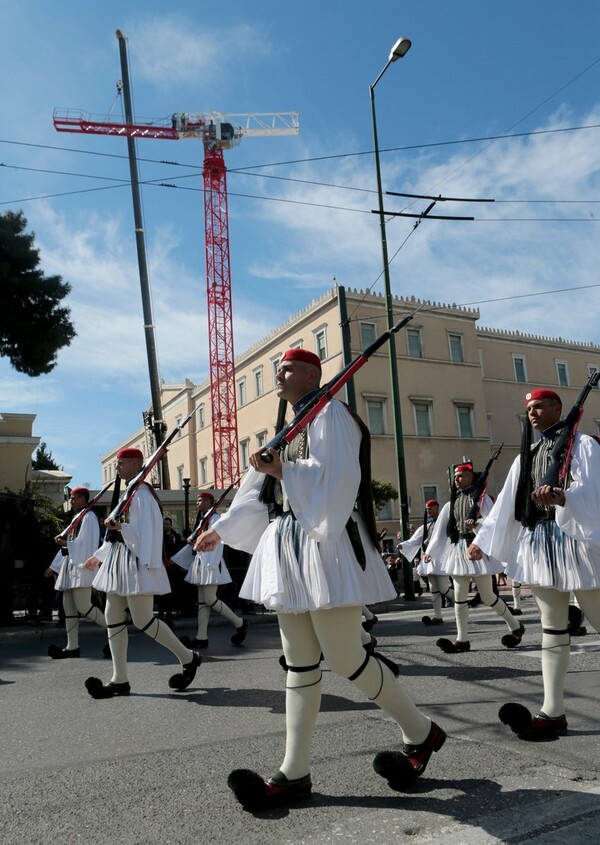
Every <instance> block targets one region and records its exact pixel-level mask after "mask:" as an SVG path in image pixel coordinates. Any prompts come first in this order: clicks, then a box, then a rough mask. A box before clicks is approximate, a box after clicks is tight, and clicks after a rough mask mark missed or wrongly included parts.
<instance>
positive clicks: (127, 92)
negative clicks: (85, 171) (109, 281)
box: [116, 29, 171, 490]
mask: <svg viewBox="0 0 600 845" xmlns="http://www.w3.org/2000/svg"><path fill="white" fill-rule="evenodd" d="M116 35H117V39H118V41H119V55H120V57H121V75H122V77H123V79H122V82H123V100H124V105H125V121H126V123H133V107H132V101H131V85H130V83H129V65H128V62H127V38H126V37H125V35H124V34H123V33H122V32H121V30H120V29H118V30H117V33H116ZM127 151H128V153H129V172H130V174H131V196H132V198H133V218H134V223H135V242H136V246H137V258H138V268H139V274H140V288H141V292H142V308H143V313H144V332H145V336H146V354H147V357H148V372H149V375H150V394H151V397H152V411H153V418H154V419H153V428H154V440H155V444H156V447H158V446H160V445H161V443H162V442H163V440H164V434H165V431H166V425H165V422H164V420H163V415H162V404H161V401H160V378H159V375H158V357H157V354H156V339H155V334H154V318H153V316H152V300H151V298H150V283H149V280H148V262H147V259H146V241H145V237H144V219H143V215H142V202H141V194H140V179H139V175H138V166H137V155H136V150H135V138H131V137H129V136H128V137H127ZM161 474H162V483H161V487H162V488H163V489H165V490H168V489H169V488H170V486H171V485H170V480H169V464H168V461H167V456H166V455H165V457H164V458H163V459H162V473H161Z"/></svg>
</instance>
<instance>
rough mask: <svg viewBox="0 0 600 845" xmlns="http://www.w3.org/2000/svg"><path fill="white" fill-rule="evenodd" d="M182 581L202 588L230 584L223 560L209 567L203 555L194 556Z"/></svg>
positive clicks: (229, 576) (229, 577)
mask: <svg viewBox="0 0 600 845" xmlns="http://www.w3.org/2000/svg"><path fill="white" fill-rule="evenodd" d="M184 580H185V581H187V582H188V583H189V584H198V586H201V587H203V586H204V585H205V584H231V575H230V574H229V570H228V569H227V567H226V566H225V561H224V560H222V561H221V562H220V563H218V564H216V565H209V564H208V563H206V560H205V559H204V555H194V560H193V561H192V565H191V566H190V568H189V570H188V573H187V575H186V576H185V579H184Z"/></svg>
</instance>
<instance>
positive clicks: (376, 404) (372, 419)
mask: <svg viewBox="0 0 600 845" xmlns="http://www.w3.org/2000/svg"><path fill="white" fill-rule="evenodd" d="M366 406H367V424H368V426H369V431H370V432H371V434H385V399H367V400H366Z"/></svg>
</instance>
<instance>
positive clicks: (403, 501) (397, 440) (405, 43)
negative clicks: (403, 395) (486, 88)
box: [369, 38, 414, 598]
mask: <svg viewBox="0 0 600 845" xmlns="http://www.w3.org/2000/svg"><path fill="white" fill-rule="evenodd" d="M410 46H411V41H410V39H409V38H399V39H398V40H397V41H396V43H395V44H394V46H393V47H392V49H391V51H390V55H389V58H388V61H387V64H386V65H385V67H384V68H383V70H382V71H381V73H380V74H379V76H378V77H377V79H376V80H375V82H373V84H372V85H370V86H369V94H370V98H371V117H372V120H373V148H374V152H375V170H376V173H377V196H378V200H379V206H378V207H379V227H380V231H381V252H382V257H383V280H384V285H385V306H386V315H387V327H388V329H391V328H393V326H394V323H395V320H394V308H393V299H392V289H391V284H390V268H389V259H388V248H387V237H386V231H385V215H384V211H383V188H382V186H381V165H380V161H379V141H378V138H377V118H376V116H375V86H376V85H377V83H378V82H379V80H380V79H381V77H382V76H383V74H384V73H385V72H386V70H387V69H388V67H389V66H390V65H391V64H392V62H395V61H397V60H398V59H401V58H402V57H403V56H405V55H406V54H407V53H408V51H409V50H410ZM389 353H390V379H391V388H392V411H393V421H394V444H395V448H396V463H397V473H398V488H399V494H400V519H401V524H402V538H403V539H404V540H406V539H407V538H408V532H409V522H408V491H407V486H406V464H405V460H404V441H403V436H402V414H401V409H400V390H399V385H398V362H397V360H396V336H395V335H394V334H393V333H392V334H391V336H390V340H389ZM405 574H406V573H405ZM405 590H407V591H408V592H409V595H407V598H409V597H411V598H414V589H413V582H412V573H411V576H410V579H409V583H406V577H405ZM411 593H412V596H410V594H411Z"/></svg>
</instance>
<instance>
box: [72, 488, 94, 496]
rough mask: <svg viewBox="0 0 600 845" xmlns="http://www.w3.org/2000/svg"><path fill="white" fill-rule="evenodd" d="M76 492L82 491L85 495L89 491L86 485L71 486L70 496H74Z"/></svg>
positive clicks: (88, 493) (87, 494)
mask: <svg viewBox="0 0 600 845" xmlns="http://www.w3.org/2000/svg"><path fill="white" fill-rule="evenodd" d="M76 493H83V494H84V495H85V496H89V495H90V491H89V490H88V488H87V487H73V489H72V490H71V496H74V495H75V494H76Z"/></svg>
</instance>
